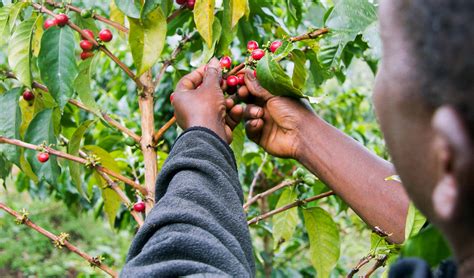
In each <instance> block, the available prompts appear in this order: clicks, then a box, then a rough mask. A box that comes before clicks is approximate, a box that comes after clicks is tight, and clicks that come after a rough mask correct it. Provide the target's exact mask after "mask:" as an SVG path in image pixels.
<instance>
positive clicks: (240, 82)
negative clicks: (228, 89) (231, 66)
mask: <svg viewBox="0 0 474 278" xmlns="http://www.w3.org/2000/svg"><path fill="white" fill-rule="evenodd" d="M244 76H245V75H244V74H243V73H239V74H238V75H237V78H238V79H239V85H240V86H243V85H245V78H244Z"/></svg>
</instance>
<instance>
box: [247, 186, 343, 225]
mask: <svg viewBox="0 0 474 278" xmlns="http://www.w3.org/2000/svg"><path fill="white" fill-rule="evenodd" d="M331 195H334V192H333V191H328V192H325V193H322V194H319V195H316V196H313V197H310V198H306V199H304V200H297V201H295V202H293V203H291V204H288V205H286V206H283V207H280V208H277V209H274V210H272V211H269V212H267V213H264V214H262V215H259V216H257V217H254V218H252V219H250V220H249V221H247V225H249V226H250V225H253V224H256V223H258V222H259V221H261V220H264V219H267V218H269V217H271V216H273V215H275V214H278V213H282V212H284V211H286V210H289V209H291V208H294V207H298V206H302V205H304V204H307V203H309V202H313V201H316V200H319V199H322V198H325V197H328V196H331Z"/></svg>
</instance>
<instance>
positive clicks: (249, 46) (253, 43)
mask: <svg viewBox="0 0 474 278" xmlns="http://www.w3.org/2000/svg"><path fill="white" fill-rule="evenodd" d="M257 48H258V43H257V42H256V41H249V42H248V43H247V50H248V51H250V52H252V51H254V50H255V49H257Z"/></svg>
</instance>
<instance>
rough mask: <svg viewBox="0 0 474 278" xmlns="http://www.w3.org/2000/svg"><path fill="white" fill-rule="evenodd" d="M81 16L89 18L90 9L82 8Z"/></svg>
mask: <svg viewBox="0 0 474 278" xmlns="http://www.w3.org/2000/svg"><path fill="white" fill-rule="evenodd" d="M81 16H82V17H83V18H90V17H91V16H92V11H91V10H89V9H84V10H82V11H81Z"/></svg>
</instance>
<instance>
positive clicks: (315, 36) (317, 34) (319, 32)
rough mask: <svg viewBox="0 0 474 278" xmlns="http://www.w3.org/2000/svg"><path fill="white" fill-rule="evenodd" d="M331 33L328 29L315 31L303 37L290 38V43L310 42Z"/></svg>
mask: <svg viewBox="0 0 474 278" xmlns="http://www.w3.org/2000/svg"><path fill="white" fill-rule="evenodd" d="M328 32H329V29H328V28H321V29H316V30H314V31H311V32H308V33H306V34H303V35H299V36H295V37H292V38H290V42H297V41H302V40H310V39H315V38H317V37H319V36H321V35H323V34H327V33H328Z"/></svg>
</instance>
